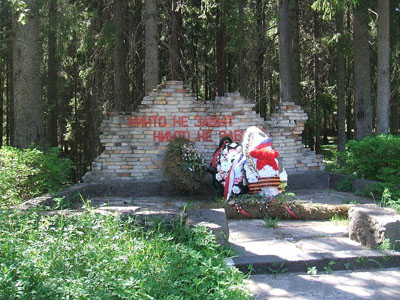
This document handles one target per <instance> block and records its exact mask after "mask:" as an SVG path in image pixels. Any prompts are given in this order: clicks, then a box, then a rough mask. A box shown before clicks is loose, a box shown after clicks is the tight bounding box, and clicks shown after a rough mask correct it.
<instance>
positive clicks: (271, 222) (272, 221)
mask: <svg viewBox="0 0 400 300" xmlns="http://www.w3.org/2000/svg"><path fill="white" fill-rule="evenodd" d="M264 222H265V226H267V227H271V228H277V227H278V222H279V218H264Z"/></svg>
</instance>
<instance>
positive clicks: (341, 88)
mask: <svg viewBox="0 0 400 300" xmlns="http://www.w3.org/2000/svg"><path fill="white" fill-rule="evenodd" d="M336 32H337V33H338V34H339V35H340V36H339V42H338V44H337V47H336V72H337V74H336V80H337V116H338V120H337V122H338V125H337V130H338V151H340V152H343V151H344V150H345V147H346V131H345V120H346V99H345V79H346V73H345V72H346V69H345V68H346V62H345V58H344V54H343V51H344V50H343V34H344V30H343V11H340V10H339V11H338V12H337V13H336Z"/></svg>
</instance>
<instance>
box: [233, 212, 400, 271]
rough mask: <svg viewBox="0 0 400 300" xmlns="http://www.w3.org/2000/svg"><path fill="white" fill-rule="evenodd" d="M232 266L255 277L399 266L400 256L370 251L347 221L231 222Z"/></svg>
mask: <svg viewBox="0 0 400 300" xmlns="http://www.w3.org/2000/svg"><path fill="white" fill-rule="evenodd" d="M229 231H230V239H229V243H230V247H231V248H232V250H233V251H234V252H235V253H236V255H237V256H236V257H233V258H232V259H229V260H227V263H228V264H229V265H231V266H235V267H237V268H238V269H239V270H240V271H242V272H245V273H248V272H251V273H252V274H278V273H283V272H307V270H308V269H309V268H313V267H315V268H316V270H318V271H320V272H325V271H337V270H356V269H369V268H388V267H395V266H398V267H400V253H399V252H395V251H390V250H386V251H382V250H370V249H367V248H366V247H363V246H362V245H360V244H359V243H358V242H355V241H352V240H350V239H349V238H348V236H347V224H346V222H345V221H335V222H333V221H279V222H278V223H277V227H276V228H271V227H267V226H266V223H265V221H264V220H235V221H234V220H230V221H229Z"/></svg>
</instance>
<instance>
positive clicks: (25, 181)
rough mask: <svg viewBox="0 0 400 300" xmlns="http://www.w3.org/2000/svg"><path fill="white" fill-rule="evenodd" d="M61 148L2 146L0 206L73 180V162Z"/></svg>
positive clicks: (22, 199)
mask: <svg viewBox="0 0 400 300" xmlns="http://www.w3.org/2000/svg"><path fill="white" fill-rule="evenodd" d="M59 154H60V151H59V149H58V148H49V149H48V150H46V151H45V152H43V151H40V150H38V149H36V148H30V149H22V150H20V149H17V148H13V147H3V148H1V149H0V193H1V201H0V206H3V205H14V204H18V203H20V202H21V201H24V200H27V199H30V198H33V197H35V196H38V195H41V194H43V193H46V192H54V191H57V190H59V189H60V188H61V186H62V185H63V184H68V183H70V180H71V178H70V177H71V171H72V162H71V161H70V160H69V159H66V158H60V157H59Z"/></svg>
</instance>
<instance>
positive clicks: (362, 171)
mask: <svg viewBox="0 0 400 300" xmlns="http://www.w3.org/2000/svg"><path fill="white" fill-rule="evenodd" d="M339 159H341V160H342V161H343V162H344V165H343V166H342V167H341V168H339V170H338V171H340V172H343V173H345V174H349V175H354V176H355V177H357V178H364V179H371V180H378V181H382V182H390V183H394V184H400V136H393V135H379V136H376V137H372V136H371V137H366V138H365V139H363V140H362V141H349V142H348V143H347V150H346V151H345V152H344V153H343V154H341V155H340V156H339Z"/></svg>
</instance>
